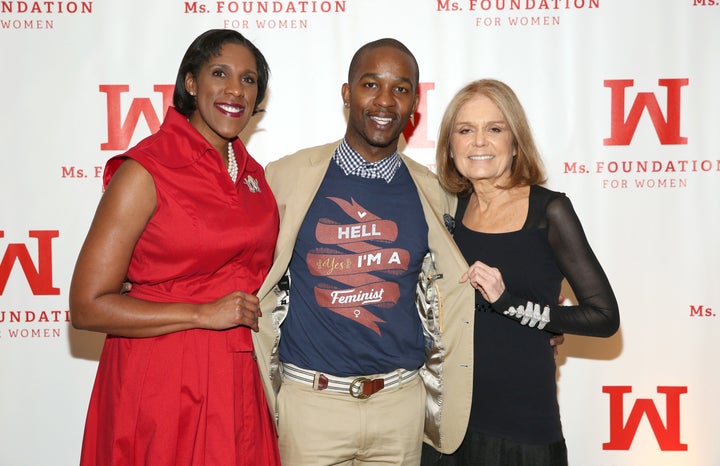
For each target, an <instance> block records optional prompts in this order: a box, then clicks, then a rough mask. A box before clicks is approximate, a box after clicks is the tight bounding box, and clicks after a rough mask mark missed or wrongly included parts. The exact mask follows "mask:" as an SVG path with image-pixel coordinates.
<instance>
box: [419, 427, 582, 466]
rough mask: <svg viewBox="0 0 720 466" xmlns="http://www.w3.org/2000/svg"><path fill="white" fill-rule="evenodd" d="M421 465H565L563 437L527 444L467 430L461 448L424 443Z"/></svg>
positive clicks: (565, 456)
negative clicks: (439, 448) (450, 449)
mask: <svg viewBox="0 0 720 466" xmlns="http://www.w3.org/2000/svg"><path fill="white" fill-rule="evenodd" d="M420 464H421V466H567V464H568V460H567V448H566V446H565V440H561V441H559V442H554V443H550V444H547V445H529V444H524V443H517V442H513V441H511V440H505V439H502V438H498V437H492V436H490V435H487V434H482V433H479V432H468V433H467V434H466V435H465V439H464V440H463V442H462V444H461V445H460V448H458V449H457V451H456V452H455V453H453V454H451V455H444V454H442V453H440V452H438V451H437V450H435V449H434V448H432V447H430V446H429V445H427V444H424V445H423V451H422V461H421V463H420Z"/></svg>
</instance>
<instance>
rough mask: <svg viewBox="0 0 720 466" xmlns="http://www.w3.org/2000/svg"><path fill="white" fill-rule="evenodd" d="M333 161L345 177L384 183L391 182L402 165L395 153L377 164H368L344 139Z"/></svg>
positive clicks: (336, 150)
mask: <svg viewBox="0 0 720 466" xmlns="http://www.w3.org/2000/svg"><path fill="white" fill-rule="evenodd" d="M333 160H334V161H335V163H337V164H338V166H339V167H340V168H341V169H342V171H343V172H345V174H346V175H356V176H359V177H361V178H368V179H373V180H377V179H383V180H385V182H386V183H389V182H391V181H392V179H393V177H394V176H395V173H397V170H398V168H400V165H402V159H401V158H400V154H399V153H398V152H397V151H395V152H393V153H392V154H391V155H388V156H387V157H385V158H384V159H382V160H378V161H377V162H368V161H366V160H365V159H364V158H363V157H362V155H360V154H359V153H358V152H357V151H356V150H355V149H353V148H352V147H350V145H349V144H348V143H347V141H345V139H343V141H342V142H341V143H340V145H339V146H338V148H337V149H335V154H333Z"/></svg>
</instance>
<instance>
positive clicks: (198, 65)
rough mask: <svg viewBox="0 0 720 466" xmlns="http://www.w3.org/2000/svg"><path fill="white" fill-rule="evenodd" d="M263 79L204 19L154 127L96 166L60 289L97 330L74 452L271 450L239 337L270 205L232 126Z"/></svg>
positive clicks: (175, 459)
mask: <svg viewBox="0 0 720 466" xmlns="http://www.w3.org/2000/svg"><path fill="white" fill-rule="evenodd" d="M268 77H269V68H268V65H267V62H266V61H265V58H264V57H263V55H262V54H261V53H260V51H259V50H258V49H257V48H256V47H255V46H254V45H253V44H252V43H251V42H250V41H248V40H247V39H246V38H245V37H243V36H242V35H241V34H240V33H238V32H236V31H232V30H221V29H218V30H210V31H207V32H205V33H204V34H202V35H200V36H199V37H198V38H196V39H195V41H194V42H193V43H192V44H191V45H190V47H189V48H188V50H187V52H186V53H185V56H184V58H183V60H182V63H181V64H180V69H179V71H178V75H177V81H176V85H175V93H174V96H173V107H170V108H169V109H168V112H167V115H166V117H165V120H164V122H163V124H162V126H161V127H160V129H159V131H158V132H157V133H155V134H153V135H152V136H149V137H148V138H146V139H144V140H143V141H141V142H140V143H139V144H137V145H136V146H135V147H133V148H131V149H130V150H128V151H127V152H126V153H124V154H122V155H119V156H117V157H114V158H112V159H110V160H109V161H108V163H107V165H106V167H105V176H104V181H105V187H106V189H105V192H104V194H103V196H102V199H101V200H100V204H99V206H98V209H97V212H96V213H95V218H94V220H93V222H92V225H91V227H90V231H89V233H88V235H87V238H86V240H85V243H84V245H83V247H82V249H81V251H80V254H79V257H78V260H77V264H76V267H75V272H74V275H73V279H72V284H71V287H70V310H71V316H72V323H73V325H74V326H75V327H76V328H79V329H85V330H92V331H96V332H103V333H106V334H107V338H106V341H105V345H104V348H103V351H102V355H101V357H100V363H99V365H98V371H97V376H96V380H95V385H94V388H93V391H92V396H91V399H90V406H89V409H88V415H87V421H86V425H85V436H84V440H83V446H82V454H81V461H80V463H81V465H83V466H85V465H87V466H89V465H93V466H98V465H113V466H119V465H133V466H140V465H147V466H150V465H152V466H180V465H188V466H190V465H191V466H203V465H207V466H210V465H213V466H215V465H233V466H237V465H248V466H257V465H263V466H266V465H271V466H272V465H276V464H279V458H278V453H277V445H276V434H275V430H274V424H273V422H272V419H271V417H270V414H269V410H268V407H267V404H266V401H265V396H264V393H263V390H262V385H261V381H260V376H259V373H258V370H257V365H256V363H255V360H254V358H253V345H252V340H251V336H250V331H251V330H255V331H257V325H258V324H257V322H258V313H259V306H258V299H257V298H256V296H255V293H256V292H257V290H258V288H259V287H260V285H261V283H262V281H263V278H264V277H265V275H266V273H267V271H268V270H269V268H270V264H271V262H272V257H273V250H274V247H275V240H276V238H277V232H278V213H277V206H276V203H275V199H274V198H273V196H272V193H271V191H270V188H269V187H268V185H267V183H266V182H265V176H264V171H263V168H262V166H261V165H259V164H258V163H257V162H256V161H255V160H254V159H253V158H252V157H251V156H250V155H249V154H248V152H247V150H246V149H245V146H244V144H243V143H242V141H240V140H239V139H238V138H237V135H238V134H240V132H241V131H242V130H243V128H245V126H246V125H247V123H248V121H249V120H250V118H251V117H252V116H253V115H254V114H255V113H257V112H258V111H259V110H258V105H259V104H260V103H261V102H262V100H263V98H264V97H265V91H266V88H267V82H268ZM126 280H127V281H129V282H131V283H132V290H131V291H130V292H129V293H127V294H122V293H121V292H120V290H121V288H122V284H123V282H124V281H126Z"/></svg>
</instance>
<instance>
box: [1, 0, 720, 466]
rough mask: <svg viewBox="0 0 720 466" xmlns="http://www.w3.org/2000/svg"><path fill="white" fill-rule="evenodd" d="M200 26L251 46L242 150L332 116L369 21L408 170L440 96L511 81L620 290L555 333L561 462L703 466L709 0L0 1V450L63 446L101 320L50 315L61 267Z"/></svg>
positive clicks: (717, 61)
mask: <svg viewBox="0 0 720 466" xmlns="http://www.w3.org/2000/svg"><path fill="white" fill-rule="evenodd" d="M210 28H232V29H236V30H239V31H240V32H242V33H243V34H245V35H246V36H247V37H248V38H250V39H251V40H252V41H253V42H254V43H255V44H256V45H257V46H258V47H259V48H260V49H261V50H262V51H263V53H264V54H265V56H266V57H267V59H268V61H269V63H270V67H271V70H272V75H271V80H270V87H269V94H268V98H267V100H266V104H265V108H266V110H267V111H266V112H265V113H264V114H261V115H258V116H256V117H255V118H254V119H253V120H252V123H251V125H250V127H249V128H247V129H246V131H245V132H244V133H243V135H242V137H243V139H244V140H245V141H246V142H247V145H248V147H249V149H250V152H251V153H252V154H253V155H254V156H255V158H257V159H258V160H259V161H260V162H261V163H263V164H266V163H267V162H270V161H272V160H275V159H277V158H279V157H281V156H283V155H286V154H288V153H291V152H294V151H295V150H297V149H299V148H302V147H305V146H309V145H315V144H319V143H324V142H328V141H331V140H335V139H339V138H341V137H342V135H343V134H344V129H345V125H346V116H345V113H344V109H343V105H342V100H341V96H340V87H341V85H342V83H343V82H345V80H346V77H347V68H348V64H349V61H350V58H351V56H352V54H353V53H354V51H355V50H356V49H357V48H358V47H359V46H361V45H362V44H364V43H366V42H368V41H371V40H374V39H378V38H381V37H394V38H397V39H399V40H401V41H403V42H404V43H405V44H406V45H407V46H408V47H409V48H410V49H411V50H412V51H413V52H414V54H415V55H416V57H417V59H418V62H419V64H420V78H421V79H420V80H421V86H420V89H421V94H422V95H421V103H420V107H419V109H418V113H417V115H416V116H415V119H414V123H412V124H413V125H414V126H415V127H414V131H412V136H411V137H409V139H408V140H407V141H406V142H403V150H404V151H405V152H406V153H407V154H408V155H410V156H412V157H413V158H415V159H416V160H418V161H420V162H421V163H424V164H427V165H428V166H430V167H431V168H432V167H433V161H434V148H435V140H436V137H437V129H438V125H439V122H440V118H441V116H442V112H443V110H444V108H445V105H446V104H447V102H448V101H449V100H450V98H451V97H452V95H453V94H454V93H455V92H456V91H457V90H458V89H459V88H460V87H462V86H463V85H464V84H466V83H467V82H469V81H471V80H474V79H478V78H484V77H490V78H497V79H501V80H503V81H505V82H507V83H508V84H509V85H511V86H512V87H513V88H514V89H515V91H516V92H517V94H518V96H519V97H520V99H521V101H522V102H523V104H524V106H525V108H526V111H527V113H528V116H529V118H530V121H531V124H532V128H533V131H534V133H535V135H536V137H537V140H538V142H539V145H540V148H541V151H542V154H543V157H544V161H545V165H546V169H547V172H548V183H547V186H548V187H550V188H551V189H554V190H558V191H563V192H565V193H567V194H568V196H569V197H570V198H571V199H572V201H573V203H574V205H575V208H576V210H577V212H578V215H579V216H580V219H581V220H582V222H583V225H584V226H585V229H586V232H587V235H588V237H589V240H590V242H591V244H592V246H593V248H594V250H595V252H596V254H597V255H598V257H599V259H600V261H601V263H602V264H603V266H604V268H605V270H606V272H607V274H608V275H609V277H610V280H611V283H612V285H613V287H614V289H615V292H616V294H617V297H618V301H619V303H620V310H621V317H622V324H621V328H620V331H619V332H618V333H617V334H616V335H615V336H613V337H611V338H609V339H599V338H587V337H574V336H568V337H567V338H566V340H565V343H564V344H563V345H562V347H561V348H560V355H559V357H558V371H557V377H558V396H559V399H560V406H561V411H562V420H563V425H564V429H565V434H566V437H567V442H568V448H569V457H570V464H571V465H572V466H718V465H720V442H718V438H719V435H720V396H718V394H719V393H720V371H719V370H718V362H717V361H718V357H720V346H719V345H720V344H719V343H718V342H720V291H719V290H720V286H719V285H718V282H719V281H720V245H719V244H720V241H719V240H718V238H720V206H719V204H720V201H719V199H720V48H719V47H720V45H719V44H720V2H718V1H717V0H673V1H671V0H662V1H658V0H633V1H623V0H304V1H301V0H276V1H214V0H213V1H209V0H208V1H179V0H156V1H152V2H148V1H142V0H98V1H38V2H35V1H1V2H0V44H1V46H0V63H1V64H2V73H0V84H1V85H0V89H1V91H0V92H1V93H2V99H0V101H1V102H2V103H1V104H0V121H1V123H0V193H1V194H2V201H1V202H0V465H1V466H45V465H53V466H71V465H74V464H77V462H78V458H79V449H80V444H81V441H82V430H83V425H84V419H85V413H86V408H87V403H88V399H89V395H90V390H91V387H92V383H93V378H94V375H95V370H96V367H97V362H98V358H99V354H100V349H101V345H102V342H103V339H104V335H101V334H95V333H91V332H84V331H77V330H74V329H73V328H72V326H71V325H70V319H69V310H68V287H69V283H70V277H71V274H72V270H73V266H74V263H75V259H76V257H77V253H78V250H79V248H80V245H81V244H82V241H83V240H84V237H85V234H86V232H87V229H88V227H89V224H90V221H91V218H92V215H93V213H94V210H95V207H96V205H97V202H98V200H99V198H100V196H101V173H102V167H103V166H104V163H105V161H106V160H107V159H108V158H109V157H111V156H113V155H115V154H118V153H120V152H122V151H124V150H126V149H127V148H128V147H130V146H131V145H133V144H135V143H137V142H138V141H140V140H141V139H142V138H144V137H146V136H147V135H149V134H151V133H152V132H154V131H156V130H157V128H158V127H159V124H160V122H161V121H162V118H163V115H164V112H165V110H166V108H167V106H168V105H169V104H170V102H171V100H172V99H171V96H172V89H173V84H174V80H175V75H176V72H177V68H178V65H179V63H180V60H181V58H182V55H183V53H184V52H185V50H186V48H187V46H188V45H189V44H190V42H191V41H192V40H193V39H194V38H195V37H196V36H197V35H198V34H200V33H201V32H203V31H205V30H206V29H210ZM565 294H566V295H567V296H568V298H569V299H572V298H573V296H572V292H571V291H570V290H566V291H565Z"/></svg>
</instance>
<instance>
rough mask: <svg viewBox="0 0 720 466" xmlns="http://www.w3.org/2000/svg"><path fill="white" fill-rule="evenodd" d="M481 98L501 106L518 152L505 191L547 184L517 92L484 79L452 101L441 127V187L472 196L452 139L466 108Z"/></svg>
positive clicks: (437, 153)
mask: <svg viewBox="0 0 720 466" xmlns="http://www.w3.org/2000/svg"><path fill="white" fill-rule="evenodd" d="M478 95H483V96H485V97H487V98H489V99H490V100H492V101H493V102H494V103H495V105H497V106H498V108H499V109H500V112H501V113H502V114H503V117H504V118H505V120H506V121H507V124H508V127H509V128H510V132H511V133H512V139H513V141H512V144H513V146H514V148H515V149H516V151H517V154H516V156H515V158H514V159H513V163H512V167H511V173H510V179H509V180H508V182H507V184H505V185H504V186H499V187H500V188H503V189H510V188H513V187H516V186H526V185H532V184H543V183H544V182H545V181H546V179H545V173H544V169H543V164H542V159H541V158H540V153H539V151H538V149H537V146H536V145H535V140H534V139H533V136H532V131H531V130H530V125H529V123H528V120H527V116H526V115H525V110H524V109H523V107H522V105H521V104H520V100H519V99H518V98H517V96H516V95H515V92H513V90H512V89H511V88H510V87H509V86H508V85H507V84H505V83H503V82H501V81H498V80H495V79H480V80H477V81H473V82H471V83H469V84H467V85H466V86H465V87H463V88H462V89H460V90H459V91H458V92H457V94H455V96H454V97H453V98H452V100H450V103H449V104H448V106H447V108H446V109H445V113H444V114H443V118H442V121H441V123H440V132H439V134H438V141H437V149H436V152H435V160H436V163H437V176H438V179H439V180H440V184H441V185H442V186H443V187H444V188H445V189H446V190H448V191H449V192H451V193H454V194H461V195H467V194H470V193H471V192H472V184H471V183H470V180H468V179H467V178H465V177H464V176H462V175H461V174H460V172H458V171H457V168H455V163H454V161H453V159H452V157H451V148H450V137H451V135H452V132H453V127H454V126H455V122H456V120H457V115H458V112H459V111H460V109H461V108H462V106H463V105H465V104H466V103H468V102H469V101H470V100H471V99H473V98H474V97H476V96H478Z"/></svg>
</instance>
